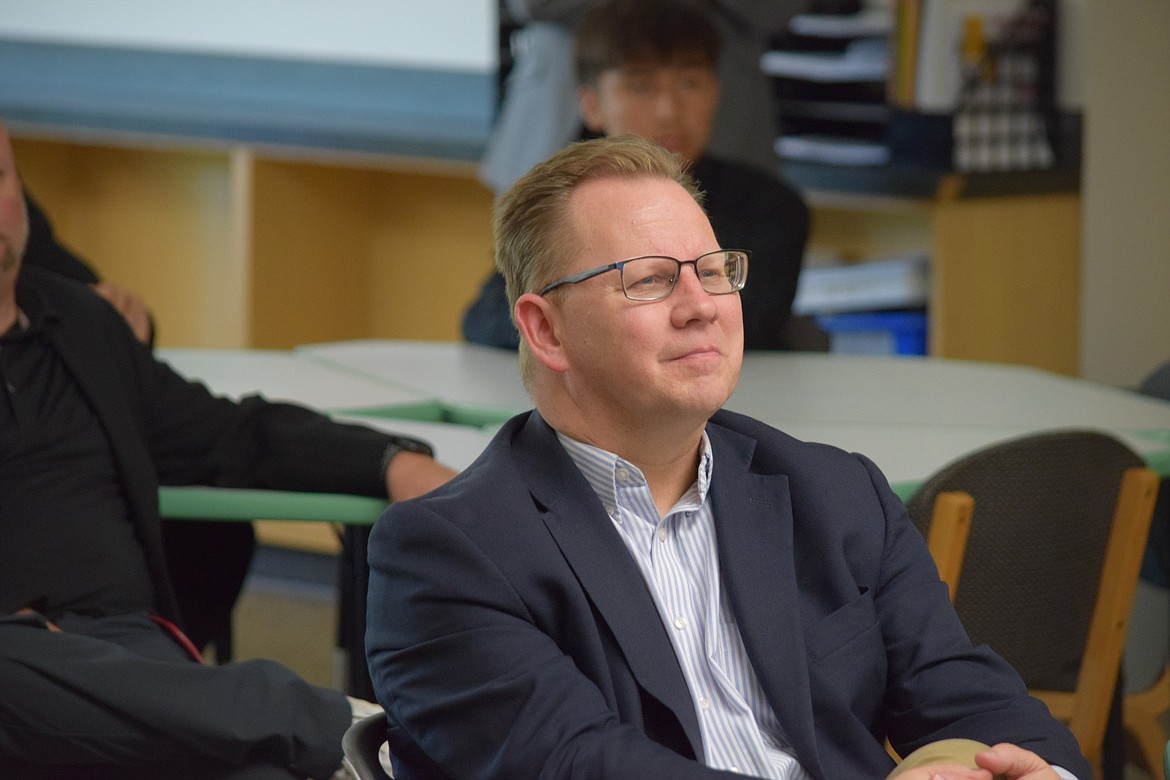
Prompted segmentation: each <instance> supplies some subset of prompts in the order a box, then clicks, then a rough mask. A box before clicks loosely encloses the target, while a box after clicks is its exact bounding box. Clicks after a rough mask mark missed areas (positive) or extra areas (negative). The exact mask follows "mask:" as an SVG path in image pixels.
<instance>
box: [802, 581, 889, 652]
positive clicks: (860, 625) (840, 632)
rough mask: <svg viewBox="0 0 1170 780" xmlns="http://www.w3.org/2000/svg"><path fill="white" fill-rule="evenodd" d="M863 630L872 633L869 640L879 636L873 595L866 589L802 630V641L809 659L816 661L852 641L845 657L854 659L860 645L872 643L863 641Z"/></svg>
mask: <svg viewBox="0 0 1170 780" xmlns="http://www.w3.org/2000/svg"><path fill="white" fill-rule="evenodd" d="M866 634H872V635H873V636H871V640H872V639H873V638H874V637H879V639H880V636H879V635H880V631H879V629H878V623H877V612H876V611H875V609H874V605H873V596H872V595H871V594H870V593H869V592H868V591H866V592H865V593H863V594H861V595H860V596H858V597H857V598H856V599H854V600H853V601H850V602H849V603H848V604H846V605H845V606H843V607H841V608H840V609H838V610H837V611H836V612H833V613H831V614H829V615H826V616H825V617H824V618H822V619H821V620H820V621H818V622H817V623H814V624H813V625H811V626H809V628H808V631H806V632H805V642H804V644H805V649H806V650H807V651H808V657H809V662H810V663H812V664H818V663H820V662H821V661H823V660H825V659H827V658H828V657H829V656H831V655H833V654H834V653H837V652H838V651H842V650H846V649H848V648H850V646H852V645H856V647H854V648H853V651H854V652H850V653H848V654H847V655H846V656H845V657H847V658H851V659H852V660H854V661H855V660H856V653H859V652H863V650H862V648H863V647H865V646H866V645H867V644H869V645H873V644H874V642H873V641H870V642H866V641H865V635H866ZM876 644H877V645H879V646H880V644H881V643H880V641H878V642H877V643H876Z"/></svg>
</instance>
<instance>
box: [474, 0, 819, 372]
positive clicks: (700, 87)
mask: <svg viewBox="0 0 1170 780" xmlns="http://www.w3.org/2000/svg"><path fill="white" fill-rule="evenodd" d="M720 46H721V40H720V37H719V32H718V28H717V27H716V25H715V23H714V21H713V19H712V18H711V16H710V14H709V13H708V12H707V11H706V10H705V9H704V8H703V7H701V6H700V5H699V4H696V3H690V2H683V1H682V0H633V1H631V0H610V2H605V3H602V4H601V5H599V6H596V7H595V8H593V9H591V10H590V11H589V13H587V14H586V15H585V17H584V18H583V19H582V21H581V23H580V26H579V28H578V31H577V39H576V69H577V81H578V84H579V85H580V88H579V97H580V100H579V106H580V112H581V116H582V119H583V121H584V123H585V126H586V128H587V129H588V130H589V131H590V132H592V133H595V134H599V135H619V134H623V133H632V134H634V135H640V136H642V137H644V138H649V139H650V140H652V141H654V142H656V143H657V144H659V145H660V146H663V147H664V148H666V149H668V150H669V151H672V152H675V153H677V154H678V155H679V156H680V157H681V158H682V160H683V161H684V162H686V163H688V164H689V165H690V171H691V174H692V176H693V177H694V178H695V179H696V180H697V181H698V183H699V187H700V188H701V189H702V190H703V193H704V207H705V209H706V211H707V215H708V217H709V218H710V220H711V224H712V226H713V227H714V228H715V235H716V236H718V238H719V242H720V243H721V244H722V245H723V246H725V247H730V248H735V249H746V250H748V251H750V252H751V261H750V263H749V265H750V268H749V275H750V277H751V280H752V283H751V284H750V285H749V286H748V287H746V288H745V289H744V291H743V293H742V299H743V319H744V323H743V327H744V346H745V348H746V349H783V348H785V347H786V346H788V344H787V343H786V340H785V331H784V329H785V325H786V324H787V323H788V321H789V317H790V313H791V309H792V301H793V299H794V298H795V297H796V281H797V277H798V276H799V274H800V268H801V264H802V262H803V258H804V249H805V244H806V242H807V240H808V231H809V219H810V218H809V209H808V206H807V205H806V204H805V202H804V200H803V198H802V197H801V196H800V194H799V193H798V192H797V191H796V190H795V189H793V188H792V187H791V186H790V185H789V184H788V183H786V182H785V181H784V180H782V179H781V178H779V177H778V176H776V175H774V174H771V173H768V172H767V171H765V170H763V169H761V168H760V167H758V166H753V165H749V164H746V163H743V162H737V161H733V160H729V159H725V158H722V157H717V156H715V155H712V154H709V153H707V143H708V141H709V139H710V137H711V128H712V123H713V121H714V118H715V111H716V106H717V104H718V101H719V88H720V85H719V81H718V77H717V76H716V66H717V63H718V62H719V56H720ZM603 259H604V258H599V259H598V262H601V261H602V260H603ZM462 327H463V337H464V339H466V340H467V341H470V342H473V343H478V344H487V345H490V346H497V347H507V348H511V349H515V348H516V347H517V345H518V344H519V336H518V335H517V333H516V328H515V326H514V325H513V324H512V321H511V312H510V311H509V308H508V303H507V299H506V296H505V292H504V284H503V277H502V276H500V274H499V273H498V272H496V273H493V274H492V275H491V276H490V277H489V278H488V279H487V281H486V282H485V283H484V286H483V288H482V289H481V291H480V294H479V297H478V298H477V299H476V300H475V301H474V302H473V303H472V304H471V306H470V307H469V308H468V309H467V311H466V312H465V313H464V317H463V323H462Z"/></svg>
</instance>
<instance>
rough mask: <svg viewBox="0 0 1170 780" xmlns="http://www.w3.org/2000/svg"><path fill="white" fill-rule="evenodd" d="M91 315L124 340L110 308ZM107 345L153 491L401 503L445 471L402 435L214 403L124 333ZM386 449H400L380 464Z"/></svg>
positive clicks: (305, 413) (281, 410)
mask: <svg viewBox="0 0 1170 780" xmlns="http://www.w3.org/2000/svg"><path fill="white" fill-rule="evenodd" d="M92 308H93V312H92V313H91V315H90V317H91V319H92V320H93V321H94V327H95V328H97V329H99V330H98V332H103V331H104V332H108V333H109V334H112V335H115V334H116V333H118V332H121V333H123V334H126V330H125V328H124V327H121V326H120V324H118V323H117V322H116V318H117V315H116V314H115V313H114V312H113V311H112V310H110V309H109V307H106V306H104V305H102V304H98V303H96V302H95V304H94V306H93V307H92ZM106 344H107V348H108V349H109V350H111V352H110V355H109V357H110V364H111V365H113V366H116V367H118V370H119V372H120V379H121V381H122V382H123V383H124V392H125V394H126V396H127V398H128V399H130V400H129V403H131V404H134V405H138V406H140V407H141V419H142V421H143V422H142V424H143V431H142V433H143V435H144V436H145V438H146V443H147V450H148V452H149V453H150V457H151V459H152V461H153V464H154V467H155V471H156V473H157V475H158V479H159V482H160V484H165V485H214V486H219V487H250V488H267V489H274V490H296V491H306V492H323V493H350V494H356V495H368V496H376V497H389V498H391V499H400V498H407V497H413V496H415V495H418V494H420V493H423V492H426V491H427V490H430V489H431V488H432V487H434V486H435V485H436V484H438V483H439V482H441V481H443V480H445V479H447V478H449V477H450V476H452V475H453V474H454V472H453V471H452V470H450V469H448V468H446V467H445V466H441V465H440V464H437V463H436V462H435V461H434V460H433V459H431V457H430V449H429V447H427V446H426V445H425V444H423V443H422V442H418V441H417V440H414V439H411V438H409V437H398V436H391V435H388V434H385V433H381V432H379V431H375V430H373V429H370V428H367V427H365V426H362V425H355V424H349V423H339V422H336V421H333V420H331V419H329V418H328V417H327V416H325V415H323V414H320V413H318V412H315V411H313V410H310V409H307V408H305V407H302V406H298V405H295V404H288V403H273V402H270V401H267V400H265V399H263V398H260V397H258V396H250V397H247V398H244V399H242V400H241V401H239V402H235V401H231V400H228V399H226V398H221V397H218V396H215V395H213V394H212V393H211V392H210V391H208V389H207V388H206V387H204V386H203V385H202V384H199V383H197V382H190V381H188V380H187V379H185V378H184V377H182V376H180V375H179V374H178V373H176V372H175V371H174V370H173V369H172V368H171V367H170V366H169V365H167V364H166V363H164V362H162V361H160V360H158V359H156V358H155V357H154V356H153V355H152V354H151V352H150V351H149V350H148V349H147V348H146V347H145V346H143V345H141V344H138V343H136V342H134V341H133V340H132V339H131V338H130V337H129V335H128V334H126V335H125V338H112V337H111V338H108V339H106ZM392 444H394V445H398V447H400V448H401V449H402V450H404V451H401V452H397V454H395V455H394V457H392V458H389V459H387V458H386V454H387V447H388V446H389V445H392ZM419 453H422V454H419Z"/></svg>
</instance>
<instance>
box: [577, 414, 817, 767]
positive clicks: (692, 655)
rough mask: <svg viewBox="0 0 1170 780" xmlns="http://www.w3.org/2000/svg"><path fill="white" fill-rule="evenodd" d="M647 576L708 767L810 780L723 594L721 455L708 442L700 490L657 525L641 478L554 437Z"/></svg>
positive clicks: (618, 462) (596, 452) (623, 464)
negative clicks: (717, 512) (716, 471)
mask: <svg viewBox="0 0 1170 780" xmlns="http://www.w3.org/2000/svg"><path fill="white" fill-rule="evenodd" d="M557 436H558V438H559V439H560V441H561V444H562V446H564V448H565V450H566V451H567V452H568V453H569V456H570V457H571V458H572V460H573V462H574V463H575V464H576V465H577V468H578V469H580V471H581V473H582V474H583V475H584V477H585V479H586V480H587V481H588V482H589V485H590V486H591V487H592V488H593V490H594V492H595V493H596V494H597V497H598V499H600V500H601V504H602V506H604V507H605V510H606V512H608V513H609V517H610V519H611V520H612V521H613V524H614V526H615V527H616V528H617V530H618V533H619V534H620V535H621V538H622V541H624V542H625V545H626V547H627V549H628V550H629V551H630V555H631V556H632V557H633V559H634V562H635V563H636V564H637V565H638V568H639V570H640V571H641V572H642V576H643V578H645V580H646V585H647V587H648V588H649V590H650V593H651V594H652V596H653V598H654V603H655V605H656V606H657V607H658V614H659V615H660V617H661V618H662V624H663V626H664V627H665V628H666V632H667V634H668V635H669V636H670V640H671V643H672V644H673V646H674V652H675V655H676V656H678V662H679V666H680V667H682V671H683V675H684V676H685V677H686V682H687V687H688V688H689V689H690V693H691V700H692V701H693V703H694V706H695V712H696V713H697V714H698V716H699V717H698V720H699V726H700V729H701V732H702V737H703V752H704V755H705V763H706V764H707V766H710V767H714V768H717V769H724V770H729V771H732V772H739V773H742V774H745V775H754V776H757V777H766V778H776V779H777V780H807V779H808V774H807V773H806V772H805V771H804V769H803V768H802V767H801V766H800V763H799V762H798V761H797V760H796V758H795V757H794V756H793V755H792V754H791V753H790V752H789V751H788V750H787V747H786V745H785V743H784V741H783V738H782V736H781V732H780V727H779V723H778V721H777V720H776V715H775V714H774V713H773V712H772V708H771V707H770V706H769V705H768V702H767V701H766V700H765V698H764V692H763V689H762V688H761V687H760V683H759V680H757V679H756V675H755V671H754V670H753V669H752V665H751V662H750V661H749V660H748V657H747V651H746V650H745V649H744V646H743V638H742V637H741V636H740V633H739V627H738V626H737V625H736V622H735V615H734V614H733V613H732V611H731V605H730V603H729V602H728V600H727V595H726V592H725V590H724V588H723V587H722V581H721V577H720V573H719V557H718V554H717V551H716V546H715V518H714V516H713V513H712V509H711V501H710V499H709V497H708V495H707V491H708V488H709V486H710V484H711V470H712V467H713V464H714V455H713V453H712V451H711V442H710V440H709V439H708V438H707V435H706V433H704V434H703V442H702V448H703V451H702V456H701V458H700V460H699V470H698V474H697V475H696V480H695V483H694V484H692V485H691V487H690V489H688V490H687V492H686V493H685V494H684V495H683V496H682V498H680V499H679V500H678V502H677V503H676V504H675V505H674V506H673V507H672V508H671V509H670V511H669V512H668V513H667V514H666V516H665V517H659V514H658V509H657V507H656V506H655V504H654V499H653V497H652V496H651V495H650V488H649V486H648V485H647V484H646V480H645V478H644V477H643V476H642V472H641V471H640V470H639V469H638V468H637V467H636V466H634V465H633V464H632V463H629V462H628V461H625V460H622V459H621V458H619V457H617V456H616V455H614V454H613V453H610V452H606V451H604V450H601V449H598V448H597V447H593V446H590V445H587V444H583V443H581V442H578V441H575V440H573V439H570V438H569V437H567V436H564V435H562V434H560V433H558V434H557Z"/></svg>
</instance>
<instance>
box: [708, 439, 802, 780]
mask: <svg viewBox="0 0 1170 780" xmlns="http://www.w3.org/2000/svg"><path fill="white" fill-rule="evenodd" d="M707 432H708V436H709V437H710V438H711V442H712V449H713V452H714V455H715V469H714V473H713V475H712V483H711V500H712V505H713V508H714V513H715V536H716V539H717V542H716V544H717V546H718V548H719V567H720V573H721V575H722V578H723V584H724V587H726V588H727V593H728V598H729V600H730V603H731V608H732V611H733V612H734V613H735V617H736V622H737V623H738V626H739V631H740V635H741V636H742V637H743V642H744V646H745V648H746V650H747V654H748V658H749V659H750V660H751V662H752V667H753V669H754V670H755V672H756V676H757V677H758V678H759V681H760V685H761V686H762V687H763V689H764V694H765V696H766V697H767V700H768V703H769V704H771V706H772V711H773V712H774V713H775V714H776V717H777V719H778V720H779V721H780V727H781V729H782V730H783V732H784V736H785V738H786V739H787V740H788V742H789V745H790V746H791V748H792V749H793V751H794V752H795V754H796V755H797V757H798V758H799V759H800V762H801V764H802V765H803V766H804V767H805V768H806V769H807V770H808V771H809V772H810V773H811V774H812V775H813V776H820V775H821V772H820V767H819V760H818V759H817V752H816V739H815V735H814V728H813V723H812V711H813V710H812V696H811V693H810V691H809V677H808V668H807V657H806V653H805V644H804V635H803V632H802V630H801V618H800V601H799V598H800V595H799V591H798V588H797V582H796V568H795V565H794V563H795V561H794V555H795V548H794V541H793V530H794V529H793V518H792V503H791V499H790V496H789V492H788V479H787V477H785V476H784V475H782V474H757V473H752V472H751V460H752V452H753V450H754V447H755V441H754V440H752V439H748V438H745V437H743V436H740V435H738V434H735V433H733V432H731V431H728V430H726V429H723V428H719V427H716V426H708V429H707Z"/></svg>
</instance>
